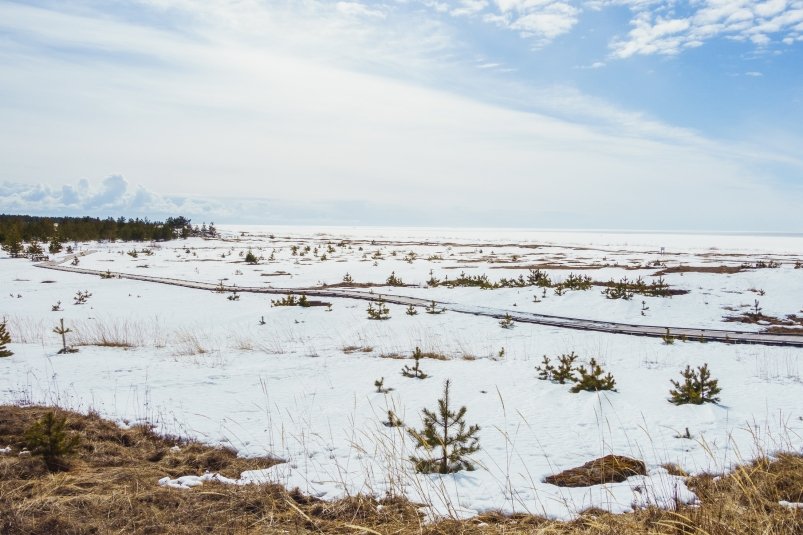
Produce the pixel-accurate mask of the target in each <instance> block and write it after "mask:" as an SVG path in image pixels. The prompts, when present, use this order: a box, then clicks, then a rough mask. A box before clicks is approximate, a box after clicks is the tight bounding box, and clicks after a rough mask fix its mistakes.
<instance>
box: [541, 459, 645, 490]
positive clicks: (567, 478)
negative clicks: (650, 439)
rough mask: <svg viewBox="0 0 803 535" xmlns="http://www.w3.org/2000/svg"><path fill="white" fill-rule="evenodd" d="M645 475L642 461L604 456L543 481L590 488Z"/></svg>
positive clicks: (564, 485)
mask: <svg viewBox="0 0 803 535" xmlns="http://www.w3.org/2000/svg"><path fill="white" fill-rule="evenodd" d="M646 474H647V467H646V466H645V465H644V462H643V461H639V460H637V459H631V458H630V457H624V456H622V455H606V456H605V457H600V458H599V459H594V460H593V461H589V462H587V463H586V464H584V465H583V466H578V467H577V468H570V469H568V470H564V471H563V472H561V473H559V474H555V475H552V476H548V477H547V478H546V479H544V481H545V482H546V483H549V484H551V485H557V486H558V487H590V486H591V485H601V484H602V483H618V482H620V481H624V480H625V479H627V478H628V477H630V476H643V475H646Z"/></svg>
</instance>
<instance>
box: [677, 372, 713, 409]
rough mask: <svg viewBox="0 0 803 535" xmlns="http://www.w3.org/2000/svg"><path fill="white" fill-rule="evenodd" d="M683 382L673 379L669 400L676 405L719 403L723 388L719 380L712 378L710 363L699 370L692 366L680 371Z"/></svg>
mask: <svg viewBox="0 0 803 535" xmlns="http://www.w3.org/2000/svg"><path fill="white" fill-rule="evenodd" d="M680 375H681V376H682V377H683V382H680V381H675V380H674V379H672V380H671V382H672V386H673V387H674V388H672V389H671V390H670V391H669V396H670V397H669V401H670V402H671V403H674V404H675V405H686V404H692V405H702V404H703V403H717V402H718V401H719V397H718V396H717V394H719V393H720V392H721V391H722V389H721V388H719V384H718V383H719V381H717V379H712V378H711V371H710V370H709V369H708V364H703V365H702V366H699V367H698V368H697V370H696V371H695V370H692V369H691V366H686V369H685V370H683V371H682V372H680Z"/></svg>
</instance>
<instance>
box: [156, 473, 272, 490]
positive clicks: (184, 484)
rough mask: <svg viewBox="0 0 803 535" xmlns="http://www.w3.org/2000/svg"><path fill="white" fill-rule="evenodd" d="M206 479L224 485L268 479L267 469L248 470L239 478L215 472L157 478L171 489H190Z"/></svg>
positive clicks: (249, 483)
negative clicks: (174, 477) (172, 477)
mask: <svg viewBox="0 0 803 535" xmlns="http://www.w3.org/2000/svg"><path fill="white" fill-rule="evenodd" d="M207 481H214V482H217V483H223V484H224V485H251V484H261V483H268V482H269V481H270V480H269V478H268V474H267V470H249V471H247V472H243V473H242V474H240V479H232V478H230V477H225V476H222V475H220V474H218V473H217V472H206V473H205V474H204V475H202V476H181V477H177V478H176V479H170V478H169V477H163V478H162V479H160V480H159V485H160V486H162V487H170V488H173V489H191V488H192V487H198V486H200V485H203V484H204V483H205V482H207Z"/></svg>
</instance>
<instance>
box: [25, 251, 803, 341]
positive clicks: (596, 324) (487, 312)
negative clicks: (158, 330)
mask: <svg viewBox="0 0 803 535" xmlns="http://www.w3.org/2000/svg"><path fill="white" fill-rule="evenodd" d="M36 266H37V267H41V268H45V269H55V270H59V271H68V272H71V273H82V274H86V275H94V276H96V277H98V276H100V275H101V274H105V273H106V272H104V271H98V270H94V269H87V268H82V267H78V266H71V265H64V264H59V263H56V262H52V261H48V262H42V263H39V264H36ZM110 273H111V274H112V275H113V276H114V278H121V279H129V280H136V281H142V282H151V283H157V284H168V285H171V286H180V287H183V288H192V289H197V290H207V291H216V290H221V289H222V290H223V291H224V292H234V291H236V292H240V293H260V294H279V295H287V294H297V295H300V294H305V295H307V296H308V297H318V298H337V299H359V300H363V301H373V300H376V299H377V298H379V297H382V299H384V300H385V302H387V303H390V304H396V305H404V306H408V305H413V306H415V307H425V306H428V305H431V304H432V303H433V301H432V300H429V299H421V298H418V297H407V296H403V295H393V294H388V293H384V292H381V293H380V292H373V291H365V290H355V289H350V288H262V287H251V286H228V285H223V286H221V285H220V284H213V283H210V282H200V281H190V280H183V279H172V278H167V277H153V276H150V275H137V274H133V273H119V272H110ZM435 305H436V306H437V307H438V308H443V309H445V310H447V311H451V312H457V313H460V314H472V315H475V316H486V317H491V318H500V319H501V318H503V317H505V316H507V315H509V316H510V317H511V318H512V319H513V321H516V322H519V323H533V324H537V325H548V326H551V327H559V328H562V329H574V330H580V331H598V332H606V333H612V334H626V335H632V336H649V337H653V338H663V337H664V336H666V335H667V334H669V335H670V336H672V337H675V338H679V339H685V340H689V341H698V342H724V343H729V344H760V345H772V346H787V347H803V335H795V334H771V333H761V332H750V331H732V330H724V329H701V328H697V327H667V326H660V325H638V324H629V323H616V322H611V321H599V320H589V319H582V318H569V317H563V316H551V315H547V314H537V313H535V312H522V311H519V310H506V309H499V308H488V307H480V306H468V305H460V304H458V303H450V302H443V301H435Z"/></svg>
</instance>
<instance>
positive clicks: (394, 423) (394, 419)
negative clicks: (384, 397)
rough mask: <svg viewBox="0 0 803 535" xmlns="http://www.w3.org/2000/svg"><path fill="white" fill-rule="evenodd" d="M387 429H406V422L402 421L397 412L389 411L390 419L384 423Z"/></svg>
mask: <svg viewBox="0 0 803 535" xmlns="http://www.w3.org/2000/svg"><path fill="white" fill-rule="evenodd" d="M382 424H383V425H384V426H385V427H404V422H402V421H401V418H399V417H398V416H397V415H396V413H395V412H393V411H391V410H389V411H388V419H387V421H384V422H382Z"/></svg>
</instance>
